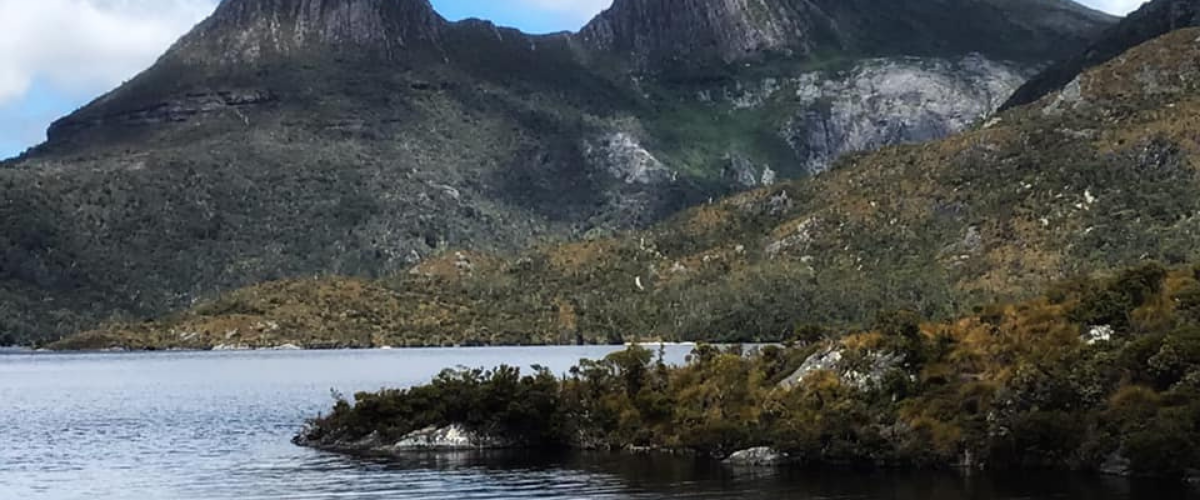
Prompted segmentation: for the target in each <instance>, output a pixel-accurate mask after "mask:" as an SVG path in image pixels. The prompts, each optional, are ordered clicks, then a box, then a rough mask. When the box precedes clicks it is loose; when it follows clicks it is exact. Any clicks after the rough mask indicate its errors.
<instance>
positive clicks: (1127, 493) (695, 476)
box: [0, 347, 1200, 500]
mask: <svg viewBox="0 0 1200 500" xmlns="http://www.w3.org/2000/svg"><path fill="white" fill-rule="evenodd" d="M609 351H610V349H608V348H508V349H431V350H396V351H356V352H252V353H249V352H248V353H179V354H111V355H99V354H91V355H28V354H8V355H0V500H9V499H13V500H32V499H56V500H58V499H88V500H96V499H130V500H133V499H137V500H142V499H247V500H254V499H455V500H470V499H526V498H537V499H563V500H565V499H627V498H628V499H724V498H733V499H746V500H751V499H775V498H796V499H881V500H883V499H891V500H957V499H997V500H999V499H1012V500H1016V499H1030V500H1043V499H1044V500H1050V499H1070V500H1073V499H1081V500H1082V499H1097V500H1117V499H1160V498H1180V499H1187V500H1200V496H1198V495H1195V494H1194V493H1189V492H1187V491H1186V490H1184V489H1182V488H1180V487H1177V486H1175V485H1167V484H1155V483H1153V482H1148V483H1130V482H1127V481H1124V480H1118V479H1106V478H1096V477H1089V476H1072V475H1029V474H1024V475H1013V476H992V475H988V476H978V475H977V476H973V477H963V476H959V475H955V474H949V473H946V474H942V473H912V474H869V473H851V472H800V471H781V472H771V473H767V472H763V471H739V470H732V469H728V468H725V467H722V466H720V465H719V464H711V463H702V462H696V461H691V460H683V459H670V458H664V457H655V458H646V457H642V458H631V457H620V456H612V455H586V456H557V457H546V456H530V455H528V454H520V453H515V454H491V455H469V454H468V455H452V456H447V455H438V456H424V457H411V458H408V459H405V460H391V461H372V460H363V459H352V458H346V457H341V456H336V455H330V454H324V453H319V452H314V451H310V450H306V449H302V448H297V447H294V446H292V445H291V444H290V443H289V442H288V440H289V438H290V437H291V436H292V434H294V433H295V431H296V430H297V428H298V426H299V425H300V423H301V422H302V421H303V419H304V418H305V417H308V416H311V415H313V414H315V413H317V412H319V411H321V410H324V409H326V408H327V407H328V406H329V404H330V403H331V400H330V396H329V393H330V390H331V389H336V390H339V391H342V392H344V393H347V394H349V393H353V392H355V391H359V390H372V389H378V388H380V387H383V386H401V385H407V384H413V383H419V382H423V381H426V380H428V379H429V378H430V377H431V376H433V375H434V374H435V373H436V372H437V371H439V370H441V369H442V368H444V367H449V366H455V365H467V366H493V365H496V364H499V363H508V364H514V365H529V364H533V363H538V364H542V365H546V366H549V367H551V368H552V369H554V370H556V371H559V372H561V371H563V370H565V369H566V368H567V367H568V366H570V365H571V364H573V363H574V362H576V361H577V360H578V359H579V358H581V357H598V356H602V355H604V354H606V353H607V352H609ZM685 353H686V348H682V347H677V348H671V349H670V350H669V357H670V358H672V359H674V360H679V359H682V357H683V356H684V355H685Z"/></svg>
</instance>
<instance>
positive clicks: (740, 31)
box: [579, 0, 1112, 71]
mask: <svg viewBox="0 0 1200 500" xmlns="http://www.w3.org/2000/svg"><path fill="white" fill-rule="evenodd" d="M1111 22H1112V19H1111V18H1110V17H1108V16H1106V15H1104V14H1101V13H1099V12H1096V11H1092V10H1089V9H1086V8H1084V7H1082V6H1080V5H1078V4H1075V3H1074V2H1070V1H1066V0H1054V1H1051V2H1041V1H1037V0H954V1H945V0H941V1H929V0H892V1H889V2H879V1H877V0H713V1H709V0H616V1H615V2H614V3H613V5H612V7H611V8H609V9H608V10H607V11H605V12H604V13H602V14H601V15H600V16H598V17H597V18H596V19H595V20H593V21H592V22H591V23H589V24H588V25H587V26H585V27H584V28H583V30H582V31H581V32H580V33H579V38H580V39H581V40H582V41H583V43H584V44H585V45H587V46H589V47H592V48H594V49H599V50H603V51H610V52H614V53H616V54H620V55H623V56H628V57H630V58H631V59H632V61H633V62H634V64H635V65H636V66H637V67H638V68H640V69H642V70H650V71H663V70H664V69H668V70H669V69H678V68H687V69H694V68H696V67H697V66H700V67H703V66H706V65H721V64H730V63H733V62H737V61H743V60H747V59H759V58H763V57H768V56H775V57H785V58H801V59H811V58H823V57H829V56H830V55H831V54H838V53H842V52H853V53H856V54H859V55H867V56H870V55H900V54H903V55H945V54H947V52H948V49H949V52H951V53H953V52H958V53H963V52H962V51H966V52H972V51H974V52H982V53H985V54H988V55H989V56H991V57H996V58H998V59H1017V60H1029V59H1030V57H1031V56H1033V58H1034V59H1036V58H1038V57H1042V56H1041V55H1037V56H1034V54H1048V53H1049V54H1053V57H1058V56H1065V55H1067V54H1069V52H1064V51H1063V49H1064V47H1061V46H1056V45H1059V44H1063V43H1064V42H1066V44H1065V45H1068V46H1070V45H1074V44H1078V43H1086V42H1087V41H1089V40H1090V38H1091V36H1092V34H1093V32H1094V30H1096V29H1097V28H1100V27H1103V26H1105V25H1106V24H1108V23H1111Z"/></svg>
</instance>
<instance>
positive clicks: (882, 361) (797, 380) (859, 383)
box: [779, 345, 904, 390]
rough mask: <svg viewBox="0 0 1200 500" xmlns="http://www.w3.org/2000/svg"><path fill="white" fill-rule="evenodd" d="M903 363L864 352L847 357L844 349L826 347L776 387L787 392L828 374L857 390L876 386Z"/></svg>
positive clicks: (900, 358) (896, 358) (882, 354)
mask: <svg viewBox="0 0 1200 500" xmlns="http://www.w3.org/2000/svg"><path fill="white" fill-rule="evenodd" d="M903 362H904V358H903V356H900V355H898V354H893V353H887V352H874V351H873V352H868V353H866V354H865V355H863V356H861V357H860V356H853V357H851V356H848V355H847V353H846V351H845V349H844V348H842V347H840V346H837V345H833V346H829V347H827V348H825V349H823V350H821V351H818V352H817V353H816V354H813V355H812V356H809V358H808V359H806V360H804V364H802V365H800V368H799V369H797V370H796V371H795V372H793V373H792V374H791V375H789V376H788V377H787V378H785V379H783V380H782V381H780V382H779V387H780V388H783V389H786V390H791V389H794V388H796V387H798V386H799V385H800V384H802V383H803V382H804V380H805V379H806V378H808V377H809V375H812V374H813V373H817V372H832V373H834V374H836V375H837V376H838V378H840V379H841V380H842V382H843V383H845V384H847V385H849V386H851V387H854V388H855V389H858V390H867V389H870V388H872V387H875V386H877V385H879V383H881V382H882V381H883V378H884V376H886V375H887V373H888V372H890V371H892V370H895V369H896V368H898V367H899V366H900V365H901V364H902V363H903Z"/></svg>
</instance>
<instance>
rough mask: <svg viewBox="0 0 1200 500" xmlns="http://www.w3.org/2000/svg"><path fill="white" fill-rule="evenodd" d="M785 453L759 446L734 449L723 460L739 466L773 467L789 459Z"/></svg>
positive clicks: (728, 463)
mask: <svg viewBox="0 0 1200 500" xmlns="http://www.w3.org/2000/svg"><path fill="white" fill-rule="evenodd" d="M789 460H790V459H789V457H788V455H787V454H786V453H783V452H781V451H779V450H776V449H774V448H770V447H766V446H760V447H757V448H750V449H747V450H741V451H736V452H734V453H733V454H731V455H729V458H726V459H725V460H724V463H725V464H727V465H734V466H739V467H775V466H779V465H783V464H785V463H787V462H788V461H789Z"/></svg>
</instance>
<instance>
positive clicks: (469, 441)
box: [381, 425, 512, 453]
mask: <svg viewBox="0 0 1200 500" xmlns="http://www.w3.org/2000/svg"><path fill="white" fill-rule="evenodd" d="M511 446H512V443H510V442H508V441H505V440H504V439H501V438H498V437H495V436H485V435H481V434H478V433H475V432H471V431H469V430H467V428H466V427H463V426H461V425H450V426H447V427H440V428H439V427H429V428H426V429H421V430H418V431H414V432H411V433H409V434H408V435H406V436H404V437H403V438H401V439H400V440H399V441H396V442H395V443H391V444H388V445H386V446H384V447H382V448H381V449H383V450H386V451H389V452H391V453H402V452H406V451H466V450H487V449H500V448H509V447H511Z"/></svg>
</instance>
